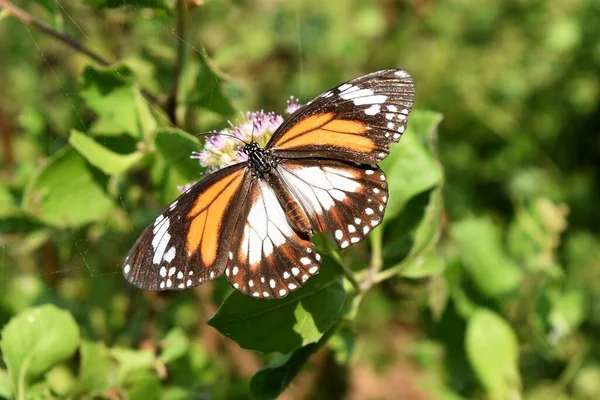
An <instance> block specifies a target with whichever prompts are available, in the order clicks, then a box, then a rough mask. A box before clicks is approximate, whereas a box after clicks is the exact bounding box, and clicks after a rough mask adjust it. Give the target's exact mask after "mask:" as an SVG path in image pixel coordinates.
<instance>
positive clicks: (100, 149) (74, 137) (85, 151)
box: [69, 130, 143, 175]
mask: <svg viewBox="0 0 600 400" xmlns="http://www.w3.org/2000/svg"><path fill="white" fill-rule="evenodd" d="M69 143H70V144H71V146H73V148H74V149H75V150H77V151H78V152H79V154H81V155H82V156H84V157H85V159H86V160H88V162H89V163H90V164H92V165H93V166H94V167H96V168H98V169H99V170H101V171H103V172H104V173H106V174H108V175H116V174H122V173H123V172H125V171H127V170H128V169H129V168H131V167H132V166H134V165H136V164H137V163H138V162H140V160H141V159H142V157H143V154H142V153H141V152H135V153H131V154H119V153H115V152H114V151H111V150H109V149H107V148H106V147H104V146H102V145H101V144H100V143H98V142H96V141H95V140H94V139H92V138H91V137H89V136H88V135H86V134H85V133H81V132H78V131H76V130H72V131H71V137H70V138H69Z"/></svg>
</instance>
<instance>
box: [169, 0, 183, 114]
mask: <svg viewBox="0 0 600 400" xmlns="http://www.w3.org/2000/svg"><path fill="white" fill-rule="evenodd" d="M185 11H186V8H185V2H184V0H177V34H176V35H177V39H178V46H177V62H176V64H175V69H174V70H173V87H172V88H171V93H170V94H169V99H168V100H167V115H168V116H169V120H170V121H171V123H172V124H173V125H175V126H177V94H178V93H179V86H180V81H181V71H182V69H183V62H184V59H185V50H186V43H185V39H184V37H185Z"/></svg>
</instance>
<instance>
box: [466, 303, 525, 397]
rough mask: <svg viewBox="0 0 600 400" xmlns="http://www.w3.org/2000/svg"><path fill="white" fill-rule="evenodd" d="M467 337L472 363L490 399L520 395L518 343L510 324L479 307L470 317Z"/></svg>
mask: <svg viewBox="0 0 600 400" xmlns="http://www.w3.org/2000/svg"><path fill="white" fill-rule="evenodd" d="M465 340H466V351H467V356H468V358H469V362H470V363H471V366H472V367H473V369H474V370H475V373H476V374H477V376H478V378H479V380H480V381H481V383H482V384H483V386H484V387H485V388H486V390H487V392H488V393H489V395H490V398H492V399H498V400H501V399H508V398H518V397H517V396H516V395H517V394H518V393H519V391H520V376H519V369H518V362H519V348H518V345H519V344H518V341H517V337H516V335H515V333H514V332H513V330H512V328H511V327H510V325H508V323H506V321H505V320H504V319H502V317H500V316H499V315H498V314H496V313H494V312H492V311H489V310H486V309H481V308H480V309H477V310H476V311H475V312H474V313H473V315H472V316H471V318H470V319H469V323H468V326H467V332H466V339H465Z"/></svg>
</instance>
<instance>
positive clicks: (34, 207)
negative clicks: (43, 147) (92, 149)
mask: <svg viewBox="0 0 600 400" xmlns="http://www.w3.org/2000/svg"><path fill="white" fill-rule="evenodd" d="M113 206H114V203H113V201H112V199H111V198H110V197H109V196H108V195H107V194H106V192H105V191H104V189H103V187H102V185H101V184H100V183H99V182H97V180H96V177H95V176H94V171H93V170H92V169H91V168H90V167H89V166H88V164H87V162H86V161H85V159H84V158H83V157H81V156H80V155H79V154H77V152H76V151H74V150H72V149H70V148H65V150H63V151H61V152H59V153H58V154H56V155H55V156H54V157H52V158H51V159H50V160H49V161H48V163H47V164H46V166H45V167H44V168H42V170H41V171H40V172H39V173H38V175H37V176H34V177H33V178H32V180H31V181H30V182H29V185H28V187H27V190H26V192H25V195H24V196H23V208H24V209H25V210H26V211H27V212H29V213H30V214H32V215H34V216H36V217H38V218H39V219H40V220H42V221H44V222H46V223H48V224H52V225H55V226H59V227H66V226H80V225H84V224H86V223H89V222H92V221H97V220H100V219H103V218H105V217H106V216H107V215H108V213H109V212H110V210H111V209H112V208H113Z"/></svg>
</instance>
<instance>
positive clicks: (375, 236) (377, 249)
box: [361, 227, 383, 291]
mask: <svg viewBox="0 0 600 400" xmlns="http://www.w3.org/2000/svg"><path fill="white" fill-rule="evenodd" d="M382 246H383V228H382V227H380V228H379V229H375V230H374V231H373V232H371V264H370V265H369V270H368V271H367V276H366V277H365V279H364V280H363V281H362V283H361V288H362V290H363V291H364V290H367V289H369V288H370V287H371V286H373V283H375V276H376V275H377V273H378V272H379V270H381V268H382V267H383V247H382Z"/></svg>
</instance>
